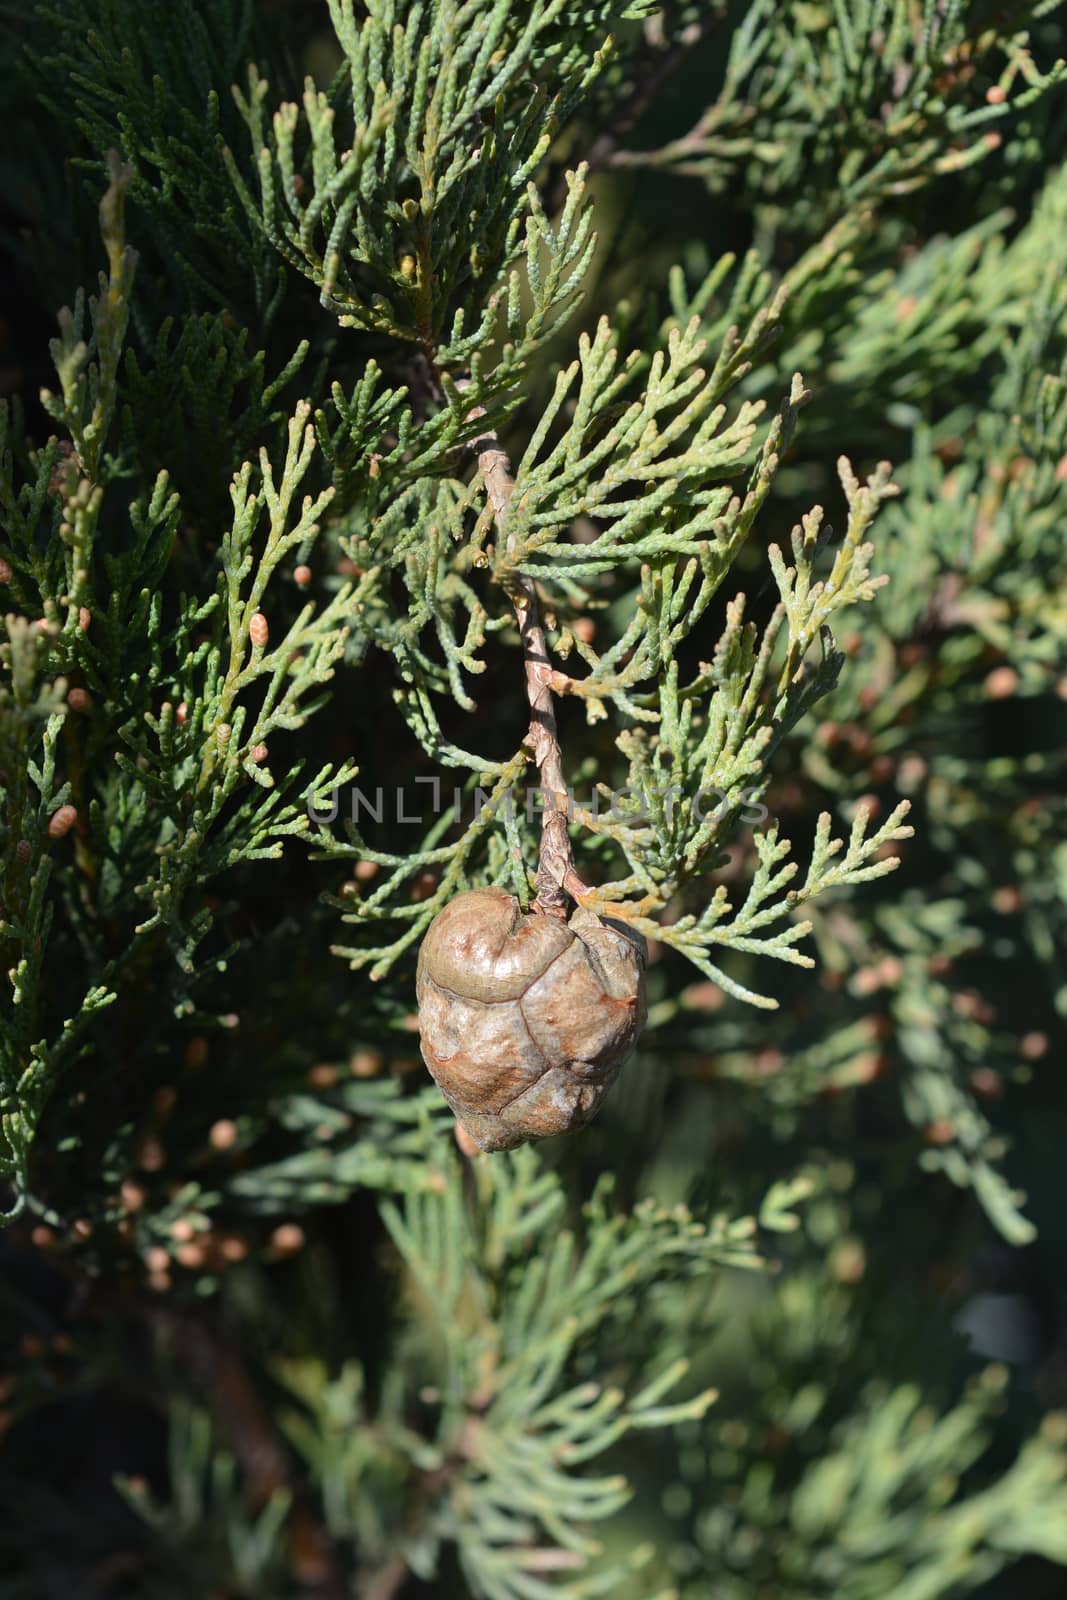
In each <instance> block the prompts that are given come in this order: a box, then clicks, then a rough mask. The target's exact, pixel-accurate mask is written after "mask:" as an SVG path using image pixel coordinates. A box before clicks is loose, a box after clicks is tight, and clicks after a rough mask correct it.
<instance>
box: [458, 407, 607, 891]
mask: <svg viewBox="0 0 1067 1600" xmlns="http://www.w3.org/2000/svg"><path fill="white" fill-rule="evenodd" d="M484 415H485V412H484V411H483V410H482V408H481V407H480V406H477V407H475V409H474V410H473V411H471V412H470V416H471V417H472V418H473V417H480V416H484ZM472 449H473V450H474V452H475V454H476V455H477V457H478V470H479V472H480V473H481V475H482V481H483V483H484V484H485V492H486V494H487V496H488V499H489V504H490V506H491V507H492V510H493V519H494V521H495V523H496V527H497V532H498V533H499V535H500V537H501V538H502V539H503V540H504V548H505V550H506V551H507V553H508V554H509V555H511V554H513V553H514V549H515V541H514V535H510V534H508V532H507V529H506V519H507V509H508V502H509V501H510V499H511V495H512V492H513V491H514V488H515V479H514V478H513V477H512V475H511V463H510V462H509V461H508V458H507V455H506V453H505V452H504V451H503V450H502V449H501V447H500V441H499V440H498V438H497V436H496V434H495V433H485V434H483V435H482V436H481V437H480V438H478V439H475V441H474V443H473V445H472ZM508 592H509V594H510V596H511V603H512V605H513V606H514V608H515V620H516V622H517V623H518V627H519V637H520V638H521V640H522V654H523V662H524V665H525V671H526V698H527V700H528V701H529V704H530V731H529V734H528V735H527V742H528V744H529V746H530V748H531V750H532V751H533V755H534V760H535V761H536V762H537V770H538V773H539V774H540V780H541V804H542V807H543V812H542V820H541V854H540V864H539V866H538V870H537V898H536V900H535V901H534V907H535V909H536V910H539V911H544V912H547V913H548V914H549V915H551V916H556V917H566V915H567V896H568V895H570V896H571V897H573V898H577V897H578V896H579V895H582V894H585V893H587V887H586V885H585V884H584V883H583V882H582V880H581V879H580V878H579V876H578V874H577V872H576V870H575V866H574V854H573V852H572V850H571V841H570V835H569V834H568V832H567V781H566V778H565V777H564V775H563V756H562V753H561V751H560V746H559V733H558V730H557V727H556V706H555V700H554V698H553V695H552V689H551V687H550V684H551V678H552V674H553V668H552V665H551V663H550V661H549V659H548V649H547V646H546V645H545V635H544V631H543V629H542V627H541V617H540V612H539V610H538V605H537V591H536V589H535V588H534V585H533V580H532V579H530V578H528V577H526V575H525V574H524V573H521V572H512V573H511V574H510V577H509V580H508Z"/></svg>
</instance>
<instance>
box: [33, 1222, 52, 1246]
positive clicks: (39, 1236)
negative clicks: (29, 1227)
mask: <svg viewBox="0 0 1067 1600" xmlns="http://www.w3.org/2000/svg"><path fill="white" fill-rule="evenodd" d="M55 1237H56V1236H55V1234H54V1233H53V1232H52V1230H51V1228H46V1227H45V1225H44V1223H43V1222H39V1223H38V1224H37V1226H36V1228H34V1230H33V1232H32V1233H31V1234H30V1238H31V1239H32V1240H33V1242H34V1244H35V1245H36V1246H37V1248H38V1250H48V1249H49V1248H50V1247H51V1246H52V1245H53V1244H54V1243H55Z"/></svg>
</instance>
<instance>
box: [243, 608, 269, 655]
mask: <svg viewBox="0 0 1067 1600" xmlns="http://www.w3.org/2000/svg"><path fill="white" fill-rule="evenodd" d="M248 637H249V638H250V639H251V641H252V643H253V644H254V645H255V647H256V649H257V650H262V649H263V646H264V645H265V644H266V642H267V640H268V639H269V638H270V628H269V627H268V625H267V619H266V617H265V616H264V615H263V613H262V611H257V612H255V614H254V615H253V617H252V620H251V621H250V622H249V624H248Z"/></svg>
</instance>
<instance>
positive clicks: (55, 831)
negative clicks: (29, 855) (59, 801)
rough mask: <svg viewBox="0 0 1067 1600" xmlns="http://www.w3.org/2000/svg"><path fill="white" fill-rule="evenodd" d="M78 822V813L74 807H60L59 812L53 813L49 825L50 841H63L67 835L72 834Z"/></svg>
mask: <svg viewBox="0 0 1067 1600" xmlns="http://www.w3.org/2000/svg"><path fill="white" fill-rule="evenodd" d="M77 820H78V813H77V811H76V810H75V809H74V807H73V806H60V808H59V810H58V811H56V812H53V814H52V817H51V819H50V821H49V823H48V837H49V838H50V839H62V838H63V837H64V835H65V834H68V833H69V832H70V830H71V828H73V826H74V824H75V822H77Z"/></svg>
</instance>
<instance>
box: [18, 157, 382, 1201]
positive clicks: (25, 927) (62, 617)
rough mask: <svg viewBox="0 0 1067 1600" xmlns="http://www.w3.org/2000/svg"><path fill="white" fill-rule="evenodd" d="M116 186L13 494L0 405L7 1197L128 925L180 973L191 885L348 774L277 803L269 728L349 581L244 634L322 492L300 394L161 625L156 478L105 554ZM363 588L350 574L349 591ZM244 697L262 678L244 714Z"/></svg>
mask: <svg viewBox="0 0 1067 1600" xmlns="http://www.w3.org/2000/svg"><path fill="white" fill-rule="evenodd" d="M128 182H129V174H128V172H126V171H124V170H120V169H119V167H118V165H117V164H115V163H113V166H112V182H111V185H110V187H109V189H108V192H107V195H106V196H105V200H104V202H103V204H102V206H101V211H100V220H101V231H102V233H103V237H104V242H105V245H106V246H107V250H108V255H109V260H110V274H109V276H108V277H106V278H102V280H101V290H100V296H99V298H98V299H95V300H93V301H92V302H91V303H90V306H89V314H90V320H91V323H92V333H91V336H90V337H89V338H88V339H86V338H85V337H84V334H85V332H86V330H85V328H84V315H85V308H84V304H83V302H82V301H81V300H80V299H79V302H78V306H77V308H76V310H75V312H74V313H73V314H70V313H64V315H63V316H62V317H61V319H60V320H61V327H62V337H61V338H60V339H59V340H57V341H56V342H55V345H54V347H53V350H54V355H55V359H56V363H57V368H58V371H59V374H60V379H61V385H62V394H61V396H59V397H57V396H51V395H48V396H46V399H47V401H48V404H49V406H50V409H51V410H52V413H53V415H55V416H56V417H57V418H58V419H59V420H61V421H62V422H63V423H64V425H65V427H66V429H67V430H68V432H69V434H70V442H69V444H68V445H67V446H66V453H65V454H64V453H62V451H61V449H60V447H59V446H58V444H57V442H56V441H55V440H52V441H50V443H49V444H48V446H47V447H46V448H45V449H44V450H43V451H41V452H39V453H37V454H36V455H35V456H31V457H30V468H31V473H32V476H31V477H30V478H29V480H28V481H27V482H25V483H23V484H22V485H21V486H20V487H18V488H17V489H16V487H15V481H16V480H15V477H14V472H13V467H12V452H11V450H10V449H9V448H8V445H9V440H10V439H11V436H12V418H11V415H10V413H9V412H8V411H7V410H6V409H5V411H4V412H3V416H2V419H0V427H2V435H0V443H2V446H3V448H4V455H5V466H6V468H7V476H6V480H5V484H4V488H3V491H2V498H0V510H2V513H3V529H2V535H3V536H2V541H0V549H2V552H3V556H4V559H5V561H6V562H7V563H8V565H9V567H10V572H11V576H10V581H9V590H10V592H11V594H12V595H13V597H14V598H15V599H16V600H17V601H18V602H19V603H20V604H22V605H23V606H25V607H26V608H27V609H28V610H30V611H33V612H37V613H38V614H39V615H38V620H37V622H36V623H34V624H32V625H31V622H30V620H29V619H28V618H27V617H25V616H21V615H17V614H9V615H8V617H7V618H6V619H5V631H6V642H5V643H4V644H3V646H2V647H0V652H2V654H0V659H2V661H3V665H4V668H5V678H6V682H5V683H4V685H3V686H2V687H0V740H2V749H3V759H4V771H5V774H6V777H7V788H8V793H7V809H6V817H5V832H4V857H5V877H6V882H7V886H8V887H7V892H6V897H5V908H4V914H3V922H2V923H0V938H2V940H3V945H4V952H5V968H6V969H7V972H8V977H9V982H10V984H11V986H12V1002H13V1006H14V1012H13V1025H12V1026H11V1027H10V1028H6V1029H5V1031H4V1035H3V1041H2V1050H3V1057H2V1067H0V1093H2V1097H3V1098H2V1117H3V1121H2V1129H3V1134H2V1137H3V1146H2V1147H0V1177H3V1178H5V1179H8V1180H12V1179H13V1180H15V1181H16V1183H17V1184H18V1185H19V1186H20V1188H21V1185H22V1184H23V1183H24V1181H25V1171H26V1161H27V1156H28V1152H29V1148H30V1145H31V1142H32V1138H33V1134H34V1131H35V1129H36V1126H37V1123H38V1121H39V1119H40V1116H41V1114H42V1111H43V1109H44V1107H45V1104H46V1103H47V1100H48V1098H49V1096H50V1094H51V1093H52V1091H53V1089H54V1087H55V1084H56V1082H57V1081H58V1078H59V1075H60V1073H61V1071H62V1070H63V1068H64V1067H66V1066H67V1065H68V1063H69V1061H70V1059H71V1056H72V1054H73V1053H74V1051H75V1048H76V1047H77V1046H78V1044H79V1041H80V1039H81V1036H82V1034H83V1033H85V1032H86V1030H87V1029H88V1028H89V1027H90V1026H91V1024H92V1023H93V1020H94V1018H95V1015H96V1013H97V1012H98V1011H99V1010H100V1009H101V1007H103V1006H105V1005H107V1004H109V1003H110V1002H111V1001H113V1000H114V998H115V993H116V988H117V985H118V983H119V981H120V979H121V978H123V977H124V976H125V974H126V973H128V972H129V971H130V970H131V968H132V967H133V966H134V965H135V963H136V961H137V960H138V959H139V958H140V952H141V950H142V948H143V945H144V941H145V939H146V936H148V935H150V934H151V932H152V931H153V929H155V928H157V927H160V928H162V929H164V930H165V932H166V935H167V937H168V940H169V942H170V944H171V947H172V949H173V952H174V955H175V957H176V958H177V960H178V962H179V964H180V966H181V967H182V968H183V969H184V971H185V972H186V973H189V974H192V973H193V971H194V953H195V951H196V948H197V946H198V944H199V943H200V941H201V940H202V938H203V936H204V934H205V933H206V932H207V930H208V928H209V927H210V925H211V914H210V911H209V910H208V909H207V908H206V907H203V906H201V907H199V908H197V907H196V906H195V905H194V904H193V903H192V902H191V897H192V896H193V895H195V894H196V892H198V891H200V890H201V889H202V887H203V885H204V884H205V883H207V882H208V881H209V880H210V879H212V878H213V877H215V876H217V875H218V874H219V873H221V872H223V871H225V870H226V869H227V868H229V867H232V866H233V865H234V864H235V863H237V862H239V861H249V860H256V859H260V858H262V857H273V856H277V855H278V854H279V853H280V851H281V849H282V845H283V842H284V840H285V838H286V837H288V836H291V835H294V834H302V833H306V832H307V830H308V827H309V823H308V818H307V812H306V804H307V802H308V800H310V802H312V803H314V802H315V800H316V799H321V795H322V794H323V793H324V792H328V791H329V787H330V785H331V784H332V783H335V782H336V781H337V780H338V776H341V777H343V776H344V772H343V770H342V772H341V773H340V774H338V772H337V771H336V770H335V769H333V768H330V769H326V770H324V771H322V772H320V773H319V774H318V776H317V777H316V778H315V779H313V780H312V781H311V783H310V784H307V783H305V786H304V789H303V791H302V792H299V798H295V797H293V796H292V794H291V791H293V790H294V789H295V786H296V779H297V775H298V773H299V767H295V768H293V769H291V770H290V771H288V772H287V773H286V774H285V776H284V778H283V781H282V782H281V783H280V784H277V785H276V783H275V778H274V775H273V773H272V770H271V767H270V765H268V764H267V756H268V755H269V751H268V750H267V747H266V744H265V741H266V740H267V738H271V739H272V740H273V739H274V738H275V736H277V735H281V734H283V733H284V732H285V731H287V730H290V729H294V728H299V727H300V726H302V724H303V722H304V720H305V718H306V717H307V716H308V715H310V714H311V713H312V712H313V711H314V710H315V708H316V706H317V705H319V704H321V703H322V702H321V689H322V686H323V685H324V684H325V683H327V682H328V680H329V678H330V677H331V675H332V672H333V667H334V663H335V662H336V661H337V659H338V657H339V656H340V654H341V652H342V651H343V649H344V643H345V639H346V637H347V629H346V627H345V624H344V620H343V619H344V617H345V616H346V615H347V613H348V611H349V610H350V607H351V604H352V603H354V602H353V593H352V592H351V591H350V590H349V589H347V588H342V589H341V590H340V591H339V592H338V594H337V595H336V596H335V597H334V598H333V600H332V601H331V602H330V603H329V604H328V605H327V606H325V607H323V608H322V609H319V610H316V607H315V605H314V604H313V603H311V602H309V603H308V604H307V605H306V606H305V607H304V609H303V610H302V612H301V613H300V615H299V616H298V617H297V619H296V620H295V622H294V623H293V624H292V625H291V626H290V627H289V629H288V631H287V632H286V633H285V635H284V636H283V637H282V638H281V639H279V640H278V641H277V642H276V643H275V644H274V645H273V646H272V647H268V646H267V645H264V644H262V643H260V644H256V643H254V642H253V641H252V639H251V637H250V624H251V621H252V618H253V617H254V616H255V615H256V614H257V613H259V612H260V608H261V607H263V606H264V605H267V604H268V600H267V589H268V584H269V582H270V579H271V578H272V576H274V575H275V573H276V571H277V568H278V566H279V563H281V562H282V561H283V559H285V558H286V557H287V556H288V555H290V554H291V552H293V551H294V550H295V549H298V548H299V549H305V548H308V547H310V544H311V543H312V542H313V541H314V539H315V537H316V535H317V533H318V530H319V521H318V519H319V517H320V515H321V513H322V512H323V510H324V509H325V507H326V506H327V505H328V504H329V502H330V500H331V498H332V490H330V489H326V490H324V491H322V492H321V493H320V494H319V495H317V496H310V495H306V496H305V497H304V499H303V503H302V504H297V496H298V492H299V490H300V488H301V485H302V484H303V481H304V479H305V477H306V476H307V473H308V470H309V467H310V465H311V462H312V459H313V456H314V454H315V451H316V442H315V435H314V430H313V428H312V426H311V424H310V421H309V407H308V406H307V405H306V404H304V405H301V406H299V407H298V408H297V411H296V414H295V415H294V417H293V418H292V419H291V421H290V423H289V428H288V441H287V448H286V451H285V454H284V456H283V458H282V461H281V463H280V467H279V469H278V471H277V473H275V469H274V468H273V466H272V464H271V461H270V458H269V455H268V453H267V452H266V450H263V451H261V453H260V458H259V463H258V470H257V469H254V468H253V466H252V465H251V463H246V464H245V466H243V467H242V468H241V470H240V471H239V472H238V473H237V474H236V476H235V478H234V480H233V485H232V489H231V499H232V504H233V523H232V527H231V529H230V531H229V532H228V533H227V534H226V535H225V537H224V538H223V541H222V545H221V547H220V550H219V556H218V573H217V578H216V580H215V582H214V584H213V588H212V591H211V592H209V593H208V594H207V595H206V597H204V598H198V597H195V596H193V597H186V598H183V600H182V603H181V606H180V609H179V613H178V615H177V616H176V617H175V616H167V615H165V613H164V609H163V600H162V594H161V592H160V590H159V588H158V582H159V579H160V577H161V575H162V572H163V569H164V567H165V564H166V562H167V559H168V557H169V555H170V553H171V549H172V546H173V541H174V537H175V532H176V529H177V527H178V523H179V520H180V516H181V505H180V498H179V496H178V495H177V494H176V493H173V492H172V491H171V490H170V487H169V484H168V479H167V474H166V473H165V472H161V473H160V474H159V476H158V478H157V480H156V483H155V487H154V489H153V492H152V494H151V496H150V497H149V498H148V499H147V500H139V501H138V500H135V501H132V502H129V503H128V504H126V505H125V506H124V507H122V508H121V509H120V510H119V513H118V514H119V515H125V517H126V519H127V522H128V530H129V532H128V545H127V550H126V553H125V558H124V559H120V558H118V557H117V556H116V555H115V554H114V553H113V552H112V551H111V550H109V548H108V542H109V541H108V539H107V537H106V534H105V532H104V528H105V526H106V519H104V509H105V503H107V501H108V495H109V491H110V493H111V495H112V497H116V496H117V495H119V494H121V489H120V488H117V487H116V485H117V484H120V483H121V475H120V473H119V472H118V471H117V469H116V465H115V464H114V463H109V462H108V458H107V457H106V455H105V445H106V443H107V437H108V430H109V427H110V425H111V424H112V422H113V420H114V413H115V395H116V374H117V371H118V368H119V363H120V359H121V350H122V339H123V333H124V330H125V328H126V324H127V319H128V314H129V296H130V292H131V285H132V281H133V268H134V257H133V254H132V252H131V251H130V250H129V248H128V247H127V246H126V245H125V242H124V233H123V227H124V224H123V196H124V192H125V189H126V186H127V184H128ZM16 442H17V441H16ZM109 510H110V506H109ZM42 523H46V524H48V525H50V528H51V535H52V536H51V538H50V539H48V540H46V541H42V540H41V539H40V538H39V528H40V525H41V524H42ZM360 592H361V589H360V586H357V587H356V589H355V591H354V594H355V597H356V600H355V603H358V595H359V594H360ZM268 609H269V607H268ZM41 613H43V615H40V614H41ZM72 671H77V672H78V674H79V675H80V677H81V678H83V679H84V682H85V684H86V686H87V688H86V689H85V690H83V691H81V692H82V693H83V694H85V695H86V696H87V703H89V704H91V705H93V706H94V707H95V708H96V709H95V711H94V718H95V721H94V729H93V733H92V736H91V737H92V738H93V739H94V741H96V745H95V747H96V748H100V746H101V745H102V744H104V742H105V741H106V740H108V739H110V740H111V741H112V743H113V748H112V750H111V753H110V754H111V761H112V762H113V763H114V767H113V769H112V770H110V771H109V770H107V767H106V766H105V768H104V769H103V770H102V771H97V772H94V773H92V775H91V776H88V775H87V774H86V772H85V771H84V770H83V763H84V762H85V759H86V757H85V753H84V752H83V750H82V749H81V747H80V745H79V743H78V741H77V739H75V740H73V741H68V739H67V738H66V732H65V730H66V725H67V723H68V721H69V720H70V719H71V718H72V717H74V716H76V712H74V711H73V710H72V708H71V705H70V703H69V702H67V700H66V699H65V695H66V690H67V682H68V677H69V675H70V673H71V672H72ZM253 689H255V690H257V691H259V692H257V694H256V697H255V706H254V710H253V709H252V705H251V702H250V691H252V690H253ZM131 691H132V692H131ZM72 749H73V755H72V754H71V751H72ZM64 774H65V775H64ZM94 782H95V783H97V784H98V787H97V788H96V789H95V790H94V789H93V788H92V787H91V786H90V785H92V783H94ZM258 790H265V791H267V792H266V793H265V794H263V795H260V794H259V793H258V792H257V791H258ZM242 792H243V793H244V796H245V798H244V800H243V802H242V803H241V804H240V805H238V806H236V807H235V806H234V803H233V802H234V800H235V798H236V797H237V796H238V795H239V794H241V793H242ZM72 802H76V804H75V806H74V809H75V813H76V821H75V823H74V825H73V831H72V830H71V827H70V825H68V827H67V829H66V830H64V832H63V833H60V834H58V835H55V836H53V834H52V833H51V832H50V829H49V824H50V822H51V819H52V818H53V817H54V816H55V815H56V813H57V812H59V811H60V809H61V808H62V807H69V806H71V805H72ZM68 835H69V842H67V843H64V842H63V840H64V838H65V837H67V836H68ZM72 846H73V848H74V851H75V854H76V859H77V862H78V868H79V871H81V872H82V873H83V874H85V876H86V878H87V880H88V881H90V882H92V883H93V884H94V885H95V900H90V901H88V902H86V901H83V902H82V903H81V904H80V906H76V907H73V908H71V907H68V908H67V909H68V912H69V913H70V914H72V915H73V917H74V919H75V922H76V924H77V926H78V930H79V937H80V938H81V940H82V941H83V944H84V946H85V947H86V948H87V949H88V950H89V951H90V952H92V953H93V961H92V968H93V970H94V971H95V974H96V979H97V981H95V982H93V983H92V984H91V985H90V986H89V987H88V988H87V989H86V991H85V995H84V998H83V999H82V1001H81V1004H80V1006H79V1007H78V1009H77V1011H76V1013H75V1014H74V1015H73V1016H72V1017H71V1018H70V1020H69V1021H66V1022H65V1023H64V1025H63V1027H62V1029H61V1031H60V1032H59V1033H58V1035H57V1036H56V1037H54V1038H51V1039H49V1038H47V1037H45V1036H42V1034H41V1033H40V1027H41V1022H40V1016H41V1012H42V1006H43V999H44V985H45V973H46V959H47V953H48V938H49V932H50V928H51V925H52V921H53V917H54V912H55V900H54V895H53V893H52V892H50V878H51V874H52V866H53V855H54V853H55V852H56V851H69V850H70V849H71V848H72ZM100 918H106V919H108V920H110V919H114V918H119V919H121V920H123V921H125V922H126V925H127V927H126V938H125V941H124V943H123V945H122V948H121V950H120V951H119V953H117V954H115V955H113V956H111V957H110V959H106V958H105V957H104V955H103V953H102V951H101V952H100V953H96V952H94V951H93V945H94V942H95V940H96V938H97V931H96V930H97V928H98V926H99V919H100Z"/></svg>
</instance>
